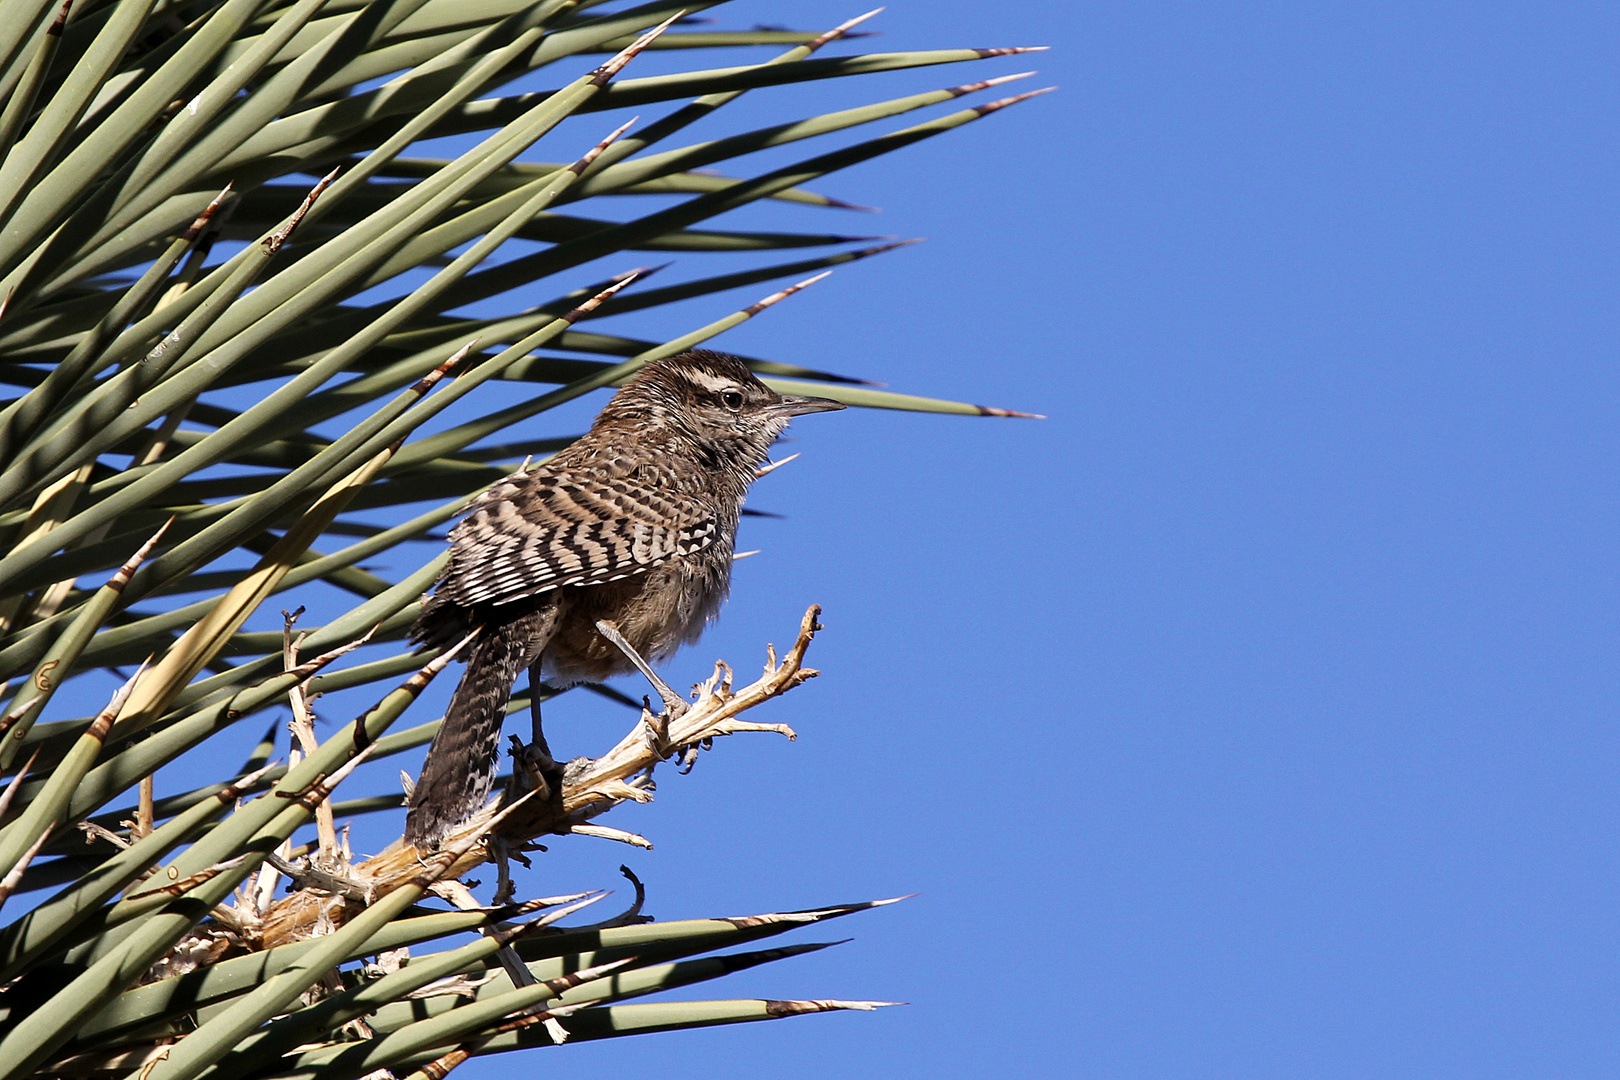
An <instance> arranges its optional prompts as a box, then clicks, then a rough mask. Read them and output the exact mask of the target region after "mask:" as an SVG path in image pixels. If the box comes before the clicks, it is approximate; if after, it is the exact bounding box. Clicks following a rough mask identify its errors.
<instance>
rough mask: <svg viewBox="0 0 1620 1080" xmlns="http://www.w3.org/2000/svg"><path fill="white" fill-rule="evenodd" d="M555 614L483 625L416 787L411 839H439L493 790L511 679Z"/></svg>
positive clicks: (427, 842) (424, 843) (419, 842)
mask: <svg viewBox="0 0 1620 1080" xmlns="http://www.w3.org/2000/svg"><path fill="white" fill-rule="evenodd" d="M553 620H554V616H553V615H552V614H551V613H550V612H536V613H534V614H530V615H525V616H522V617H520V618H517V619H513V620H511V621H509V622H501V623H497V622H490V623H486V624H485V625H484V627H483V630H482V632H481V633H480V634H479V636H478V640H477V641H476V642H475V643H474V645H473V649H472V654H471V655H470V656H468V658H467V669H466V671H464V672H463V673H462V676H461V681H460V682H459V683H457V684H456V689H455V693H454V694H452V695H451V697H450V706H449V708H447V709H446V710H445V713H444V722H443V723H442V724H440V725H439V730H438V732H437V733H436V734H435V735H434V736H433V745H432V746H430V747H429V748H428V753H427V761H426V762H424V763H423V765H422V775H421V776H420V777H418V778H417V781H416V789H415V790H414V791H412V792H411V797H410V802H409V809H407V810H406V812H405V839H406V840H408V841H409V842H410V843H411V844H413V845H415V846H416V847H417V848H420V849H422V850H428V849H432V848H436V847H438V846H439V845H440V844H441V843H442V842H443V840H444V838H445V837H446V836H448V835H449V834H450V833H451V832H452V831H454V830H455V828H456V827H457V826H458V825H460V824H462V823H463V822H465V821H466V820H467V819H468V818H470V817H472V816H473V815H474V814H476V813H477V812H478V811H479V809H480V808H482V807H483V805H484V802H485V800H487V799H488V798H489V793H490V791H491V789H492V788H493V787H494V786H495V774H496V771H497V768H498V766H499V764H500V740H501V724H502V722H503V721H504V720H505V719H506V703H507V701H508V700H509V699H510V698H511V696H512V684H513V682H515V681H516V679H517V677H518V675H519V674H520V673H521V672H522V671H523V669H524V668H526V667H527V666H528V665H529V664H530V663H531V662H532V660H533V659H534V657H535V656H536V655H537V654H538V652H539V650H540V648H542V647H543V646H544V644H545V639H546V638H547V637H549V636H550V634H549V627H548V625H547V624H548V623H549V622H551V621H553Z"/></svg>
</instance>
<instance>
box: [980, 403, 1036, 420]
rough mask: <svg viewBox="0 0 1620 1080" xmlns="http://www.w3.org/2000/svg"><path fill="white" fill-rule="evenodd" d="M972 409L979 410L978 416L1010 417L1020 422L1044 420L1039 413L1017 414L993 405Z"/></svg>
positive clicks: (1012, 410)
mask: <svg viewBox="0 0 1620 1080" xmlns="http://www.w3.org/2000/svg"><path fill="white" fill-rule="evenodd" d="M973 407H974V408H975V409H978V410H979V415H980V416H1011V417H1015V418H1017V419H1020V420H1045V419H1046V417H1045V416H1043V415H1042V414H1040V413H1032V412H1019V411H1017V410H1016V409H998V408H996V407H995V406H993V405H975V406H973Z"/></svg>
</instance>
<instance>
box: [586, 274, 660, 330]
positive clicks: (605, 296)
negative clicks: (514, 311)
mask: <svg viewBox="0 0 1620 1080" xmlns="http://www.w3.org/2000/svg"><path fill="white" fill-rule="evenodd" d="M668 265H669V264H668V263H665V264H664V266H668ZM655 269H656V270H662V269H663V267H656V268H653V267H646V266H638V267H636V268H635V269H634V270H631V271H629V272H628V273H624V274H620V275H618V276H617V277H616V278H615V279H614V282H613V284H612V285H609V286H608V287H607V288H605V289H603V290H602V291H601V292H599V293H597V294H596V295H595V296H593V297H591V298H590V299H589V300H587V301H585V302H584V303H583V304H580V305H579V306H578V307H576V308H574V309H573V310H572V311H570V312H568V314H566V315H564V316H563V319H564V321H566V322H568V323H570V324H572V323H575V322H578V321H579V320H580V319H582V318H584V317H585V316H586V315H588V314H590V313H591V312H593V311H595V310H596V309H597V308H599V307H601V306H602V305H603V304H604V303H606V302H607V301H608V300H610V299H612V298H613V296H614V295H615V294H616V293H617V292H618V291H619V290H620V289H624V288H627V287H629V285H630V284H631V283H632V282H635V281H639V280H641V279H642V278H644V277H646V276H647V275H648V274H649V273H652V272H653V271H654V270H655Z"/></svg>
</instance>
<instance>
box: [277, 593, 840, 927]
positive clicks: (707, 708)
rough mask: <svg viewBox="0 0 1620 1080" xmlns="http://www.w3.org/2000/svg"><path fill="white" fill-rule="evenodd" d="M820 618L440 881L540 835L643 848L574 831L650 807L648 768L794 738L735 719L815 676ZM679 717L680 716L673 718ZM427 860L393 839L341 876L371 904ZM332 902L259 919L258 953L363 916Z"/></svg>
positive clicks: (584, 775)
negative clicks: (612, 813)
mask: <svg viewBox="0 0 1620 1080" xmlns="http://www.w3.org/2000/svg"><path fill="white" fill-rule="evenodd" d="M820 614H821V608H820V607H819V606H815V605H812V606H811V607H810V609H809V610H808V611H806V612H805V614H804V618H803V619H802V620H801V621H800V624H799V633H798V638H797V640H795V641H794V643H793V646H792V648H790V649H789V650H788V651H787V653H786V654H785V655H784V656H783V657H782V658H781V660H780V661H778V659H777V656H776V650H775V648H774V647H772V646H767V651H766V655H767V659H766V663H765V671H764V673H763V674H762V675H761V676H760V678H759V679H757V680H756V681H754V682H753V683H751V684H749V685H748V686H745V687H743V688H742V689H740V690H736V691H733V690H732V685H731V678H732V676H731V669H730V668H729V667H727V666H726V665H725V664H724V663H723V662H718V663H716V665H715V671H714V674H713V675H712V676H711V677H710V678H709V679H708V680H707V681H706V682H704V683H703V684H701V685H700V686H698V687H697V688H696V691H697V699H696V700H695V701H693V702H691V703H690V704H687V705H685V708H684V709H682V710H678V711H677V710H672V709H666V710H665V711H664V712H662V713H659V714H658V715H656V716H655V715H654V714H653V713H652V712H651V711H650V710H648V709H645V708H644V709H643V710H642V715H641V719H640V720H639V721H638V722H637V724H636V726H635V727H634V728H633V729H632V730H631V731H630V732H629V734H627V735H626V736H625V737H624V738H623V739H621V740H620V741H619V743H618V745H617V746H615V747H613V749H611V750H609V751H608V752H607V753H606V754H603V755H602V756H601V757H598V758H593V759H579V760H576V761H574V762H571V763H570V764H569V766H568V768H567V770H566V772H565V774H564V777H563V785H562V788H563V790H562V794H561V798H560V799H556V800H552V801H550V802H545V801H542V800H539V799H535V800H532V801H530V802H529V803H528V805H526V806H524V807H522V808H521V809H520V810H519V811H518V812H517V813H514V814H512V815H511V816H510V817H509V818H508V820H507V821H505V822H504V823H503V824H502V825H501V827H500V829H499V831H498V833H497V834H496V836H497V838H498V840H499V842H500V844H499V845H490V844H479V845H473V846H471V847H469V848H468V850H467V851H465V852H464V853H463V854H462V855H460V856H459V857H458V858H457V859H456V860H455V861H454V863H452V865H451V866H450V868H449V870H448V871H447V872H446V873H445V875H444V878H443V880H446V881H448V880H453V879H455V878H459V877H461V876H463V875H464V874H466V873H467V872H468V871H470V870H472V869H473V868H475V867H477V866H479V865H481V864H482V863H485V862H489V861H492V859H494V857H495V855H494V853H493V848H494V847H496V846H502V845H504V846H505V848H506V849H507V850H517V849H520V848H521V847H522V846H523V845H524V844H525V843H527V842H528V841H530V840H532V839H534V838H535V837H538V836H543V835H545V834H547V833H569V832H574V831H576V829H577V831H579V832H582V833H587V834H591V835H596V836H610V837H611V838H613V839H618V840H623V841H625V842H628V843H640V844H645V843H646V841H645V840H643V839H642V838H641V837H637V836H634V835H633V834H630V833H622V834H621V833H620V832H619V831H618V830H614V829H607V828H605V827H603V826H586V827H584V828H579V827H580V826H584V825H585V823H586V822H587V821H588V820H589V819H590V818H593V817H596V816H598V815H599V814H602V813H605V812H606V811H608V810H610V809H612V808H613V807H614V806H617V805H618V804H619V803H621V802H624V801H626V800H632V801H635V802H650V801H652V797H653V796H652V791H651V787H650V784H649V783H648V781H649V779H650V777H651V773H652V770H653V768H654V767H655V766H657V765H658V764H659V763H661V762H664V761H668V760H670V759H671V758H674V757H676V756H681V755H685V756H688V757H690V756H691V755H694V754H695V753H696V751H697V748H699V747H701V746H704V745H706V744H707V743H708V742H709V740H711V739H715V738H718V737H719V736H722V735H733V734H736V733H738V732H743V731H770V732H775V733H777V734H780V735H786V736H787V737H788V738H789V739H792V738H794V737H795V736H794V733H793V730H792V729H791V728H789V727H788V726H786V725H785V724H756V723H752V722H749V721H746V720H742V719H739V717H740V715H741V714H742V713H744V712H746V711H748V710H749V709H752V708H753V707H754V706H756V705H759V704H762V703H763V702H766V701H769V700H770V699H771V698H774V697H777V696H779V695H781V694H785V693H787V692H788V691H789V690H792V689H793V688H794V687H796V686H798V685H800V684H801V683H803V682H805V681H806V680H808V679H811V678H814V677H815V676H816V675H817V674H819V673H818V672H817V671H815V670H814V669H812V668H807V667H805V666H804V654H805V650H806V649H808V648H809V646H810V642H811V640H812V639H813V638H814V637H815V633H816V631H817V630H820V629H821V626H820V624H819V623H817V622H816V617H817V616H818V615H820ZM683 704H685V703H683ZM676 712H678V715H672V713H676ZM503 801H504V800H503V799H502V798H497V799H495V800H493V801H492V802H491V803H490V804H489V805H488V806H486V807H485V808H484V809H483V810H482V811H480V812H479V813H478V815H477V816H475V817H474V818H473V819H472V820H470V821H468V822H467V823H466V824H465V825H463V826H462V827H461V828H460V829H459V830H457V831H456V833H454V834H453V835H452V836H450V837H449V838H448V839H447V840H446V841H445V845H446V847H452V846H455V845H456V844H457V843H458V842H459V841H460V840H462V839H464V838H466V837H468V836H470V835H474V834H476V833H478V832H480V831H482V830H484V829H487V828H488V827H489V823H490V820H491V819H492V818H493V817H494V816H495V815H496V814H497V813H499V812H500V811H501V806H502V802H503ZM648 846H650V845H648ZM430 854H431V852H427V853H424V852H418V851H417V850H416V848H415V847H413V846H411V845H410V844H408V843H406V842H405V841H404V840H398V841H396V842H395V843H393V844H392V845H390V846H389V847H388V848H386V849H385V850H384V851H382V852H381V853H380V854H378V855H376V856H374V857H372V858H370V859H367V860H366V861H364V862H362V863H359V864H357V865H355V866H354V867H352V868H350V870H349V872H348V875H347V877H348V880H349V882H350V883H352V884H353V885H355V886H357V887H358V888H359V890H360V891H361V892H364V893H369V894H370V896H371V897H372V898H373V899H375V898H376V897H379V896H385V895H387V894H388V893H389V892H391V891H393V890H394V889H396V888H398V887H400V886H402V885H405V884H407V883H408V882H409V881H411V880H412V879H413V878H414V877H415V876H416V875H417V874H418V873H419V872H420V870H421V866H422V863H421V860H422V859H423V858H424V857H425V856H426V855H430ZM332 899H333V898H332V897H331V896H330V895H329V894H324V893H321V892H319V891H316V890H309V889H306V890H301V891H299V892H298V893H295V894H294V895H292V896H288V897H286V898H284V899H282V900H279V901H277V902H275V903H273V904H271V905H270V907H269V909H268V910H267V911H266V912H265V914H264V922H263V928H262V934H263V937H262V947H264V948H270V947H273V946H275V945H281V944H285V943H287V942H291V941H297V940H300V939H303V938H307V937H310V936H312V935H313V934H314V933H315V932H316V927H317V925H318V924H321V923H322V919H323V913H324V917H325V919H326V920H328V921H329V922H328V925H330V921H335V922H338V923H341V922H342V921H343V920H344V919H346V918H348V917H351V916H352V915H354V914H355V913H356V912H358V911H359V910H360V909H361V902H360V901H359V900H357V899H352V898H346V899H343V900H342V901H341V902H340V903H337V904H333V903H331V900H332Z"/></svg>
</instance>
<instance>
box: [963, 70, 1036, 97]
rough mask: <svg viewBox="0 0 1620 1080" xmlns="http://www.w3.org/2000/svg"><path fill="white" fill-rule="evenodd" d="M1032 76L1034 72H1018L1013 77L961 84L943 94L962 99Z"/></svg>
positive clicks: (1005, 76)
mask: <svg viewBox="0 0 1620 1080" xmlns="http://www.w3.org/2000/svg"><path fill="white" fill-rule="evenodd" d="M1034 74H1035V72H1033V71H1020V72H1018V73H1017V74H1015V75H1002V76H999V77H997V78H994V79H980V80H979V81H978V82H970V83H963V84H962V85H961V86H952V87H949V88H947V89H946V91H945V92H946V93H947V94H949V95H951V96H952V97H962V96H963V95H965V94H976V93H978V92H979V91H980V90H988V89H989V88H990V87H992V86H1000V85H1001V84H1002V83H1010V82H1013V81H1014V80H1017V79H1027V78H1029V77H1030V76H1031V75H1034Z"/></svg>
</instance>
